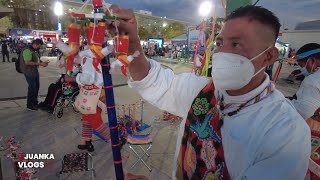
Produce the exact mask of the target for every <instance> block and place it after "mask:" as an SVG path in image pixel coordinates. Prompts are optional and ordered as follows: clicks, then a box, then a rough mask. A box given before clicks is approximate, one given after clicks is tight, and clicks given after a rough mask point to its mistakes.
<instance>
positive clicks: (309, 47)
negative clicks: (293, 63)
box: [297, 43, 320, 61]
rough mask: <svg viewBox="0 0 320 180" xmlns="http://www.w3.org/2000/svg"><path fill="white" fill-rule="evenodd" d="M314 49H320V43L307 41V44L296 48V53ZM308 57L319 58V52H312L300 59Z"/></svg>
mask: <svg viewBox="0 0 320 180" xmlns="http://www.w3.org/2000/svg"><path fill="white" fill-rule="evenodd" d="M315 49H320V44H317V43H308V44H305V45H303V46H302V47H301V48H300V49H298V51H297V55H299V54H301V53H304V52H308V51H311V50H315ZM309 57H315V58H316V59H320V53H316V54H312V55H310V56H308V57H305V58H303V59H301V60H302V61H304V60H307V59H308V58H309Z"/></svg>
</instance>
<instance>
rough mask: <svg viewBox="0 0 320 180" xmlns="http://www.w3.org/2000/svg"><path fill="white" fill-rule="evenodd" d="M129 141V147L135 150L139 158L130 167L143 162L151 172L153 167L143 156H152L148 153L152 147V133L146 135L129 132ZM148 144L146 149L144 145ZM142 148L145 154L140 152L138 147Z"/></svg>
mask: <svg viewBox="0 0 320 180" xmlns="http://www.w3.org/2000/svg"><path fill="white" fill-rule="evenodd" d="M127 143H128V146H129V148H130V149H131V150H132V151H133V152H134V154H135V155H136V158H137V159H138V160H137V161H136V162H135V163H134V164H133V165H132V166H131V168H130V169H132V168H133V167H134V166H136V165H137V164H138V162H140V161H141V162H142V163H143V164H144V165H145V166H146V167H147V168H148V169H149V171H150V172H151V171H152V169H151V168H150V167H149V166H148V164H147V163H146V162H145V161H144V160H143V157H144V156H145V155H147V156H148V157H150V155H149V154H148V151H149V150H150V149H151V147H152V138H151V134H146V135H130V134H128V139H127ZM144 145H145V146H146V149H144V148H143V146H144ZM138 147H139V148H140V149H141V150H142V151H143V154H138V152H137V149H136V148H138Z"/></svg>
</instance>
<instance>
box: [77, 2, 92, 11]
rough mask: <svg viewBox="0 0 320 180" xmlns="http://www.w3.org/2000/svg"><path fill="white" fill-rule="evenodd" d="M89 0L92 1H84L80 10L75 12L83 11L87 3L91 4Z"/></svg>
mask: <svg viewBox="0 0 320 180" xmlns="http://www.w3.org/2000/svg"><path fill="white" fill-rule="evenodd" d="M89 2H90V0H86V2H85V3H83V5H82V6H81V7H80V8H79V9H78V10H76V11H74V12H77V13H81V12H82V10H83V9H84V8H85V7H87V5H88V4H89Z"/></svg>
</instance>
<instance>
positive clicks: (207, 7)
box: [199, 1, 212, 17]
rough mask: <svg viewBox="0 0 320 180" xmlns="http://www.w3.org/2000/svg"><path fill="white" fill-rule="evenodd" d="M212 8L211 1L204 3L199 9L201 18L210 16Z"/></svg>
mask: <svg viewBox="0 0 320 180" xmlns="http://www.w3.org/2000/svg"><path fill="white" fill-rule="evenodd" d="M211 8H212V2H210V1H204V2H202V3H201V5H200V7H199V14H200V16H202V17H206V16H208V15H209V13H210V11H211Z"/></svg>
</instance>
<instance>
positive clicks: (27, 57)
mask: <svg viewBox="0 0 320 180" xmlns="http://www.w3.org/2000/svg"><path fill="white" fill-rule="evenodd" d="M41 45H42V40H40V39H36V40H33V41H32V43H31V46H28V47H26V48H24V49H23V50H22V53H21V54H20V59H21V60H20V68H21V70H22V72H23V74H24V76H25V78H26V80H27V83H28V96H27V109H28V110H30V111H35V110H37V105H38V92H39V87H40V82H39V71H38V68H39V66H42V67H47V66H48V62H42V61H40V58H39V54H38V53H37V51H38V50H39V49H40V47H41Z"/></svg>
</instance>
